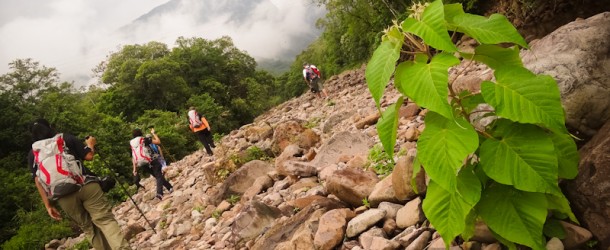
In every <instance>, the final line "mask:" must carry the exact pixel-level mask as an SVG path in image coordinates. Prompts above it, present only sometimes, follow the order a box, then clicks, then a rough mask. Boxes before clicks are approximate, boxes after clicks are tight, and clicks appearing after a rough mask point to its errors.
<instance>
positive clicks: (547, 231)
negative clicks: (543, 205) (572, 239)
mask: <svg viewBox="0 0 610 250" xmlns="http://www.w3.org/2000/svg"><path fill="white" fill-rule="evenodd" d="M543 232H544V235H546V236H548V237H549V238H551V237H557V238H559V239H562V240H563V239H565V237H566V231H565V230H564V229H563V226H562V225H561V222H560V220H558V219H554V218H549V219H548V220H547V221H546V223H544V228H543Z"/></svg>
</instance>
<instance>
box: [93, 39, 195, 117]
mask: <svg viewBox="0 0 610 250" xmlns="http://www.w3.org/2000/svg"><path fill="white" fill-rule="evenodd" d="M168 54H169V50H168V49H167V46H166V45H165V44H162V43H158V42H149V43H147V44H145V45H127V46H125V47H123V49H122V50H121V51H119V52H117V53H114V54H112V55H111V56H109V60H108V61H107V62H106V63H105V64H102V65H103V66H100V68H101V69H103V70H104V71H103V74H102V82H103V83H105V84H108V85H110V88H108V91H106V92H105V93H104V94H103V95H102V98H101V100H100V104H99V106H98V108H99V110H100V111H102V112H105V113H107V114H110V115H114V116H124V117H125V118H126V119H127V120H128V121H134V120H135V119H136V118H137V117H138V116H139V115H141V114H142V113H144V111H145V110H148V109H163V110H170V111H178V110H180V109H181V108H182V104H183V103H184V102H185V101H186V100H187V99H188V93H189V88H188V87H187V85H186V82H185V81H184V79H183V78H182V76H181V69H180V68H179V67H180V65H179V64H178V63H176V62H174V61H172V60H171V59H170V58H168V57H167V55H168ZM101 69H98V70H101Z"/></svg>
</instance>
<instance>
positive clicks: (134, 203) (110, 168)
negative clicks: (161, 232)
mask: <svg viewBox="0 0 610 250" xmlns="http://www.w3.org/2000/svg"><path fill="white" fill-rule="evenodd" d="M97 154H98V155H99V157H100V159H101V162H102V163H103V165H104V166H105V167H106V168H107V169H108V170H110V171H111V172H112V174H111V175H112V178H114V180H115V181H116V182H117V183H118V184H119V186H120V187H121V189H122V190H123V192H124V193H125V194H126V195H127V197H129V199H130V200H131V202H132V203H133V205H134V206H135V207H136V209H137V210H138V212H140V214H141V215H142V217H143V218H144V220H145V221H146V223H148V225H149V226H150V228H152V230H153V232H155V234H156V233H157V230H155V227H154V226H153V224H152V223H151V222H150V221H149V220H148V218H146V215H144V212H142V209H140V207H139V206H138V204H137V203H136V201H135V200H134V199H133V198H132V197H131V194H130V193H129V191H127V189H126V188H125V187H124V186H123V183H122V182H121V181H120V180H119V178H117V177H116V176H115V175H114V173H116V172H117V171H114V169H113V168H112V167H110V164H108V162H107V161H106V159H104V157H102V155H101V154H100V153H99V151H98V152H97Z"/></svg>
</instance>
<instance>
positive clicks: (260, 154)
mask: <svg viewBox="0 0 610 250" xmlns="http://www.w3.org/2000/svg"><path fill="white" fill-rule="evenodd" d="M268 159H269V156H268V155H267V154H266V153H265V151H263V150H262V149H261V148H259V147H257V146H251V147H249V148H248V149H246V160H245V162H249V161H253V160H261V161H265V160H268Z"/></svg>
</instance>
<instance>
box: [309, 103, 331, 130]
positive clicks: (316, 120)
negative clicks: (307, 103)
mask: <svg viewBox="0 0 610 250" xmlns="http://www.w3.org/2000/svg"><path fill="white" fill-rule="evenodd" d="M329 106H330V105H329ZM321 120H322V119H321V118H320V117H313V118H311V119H309V121H307V122H306V123H305V124H304V125H303V127H305V128H315V127H317V126H318V124H320V121H321Z"/></svg>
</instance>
